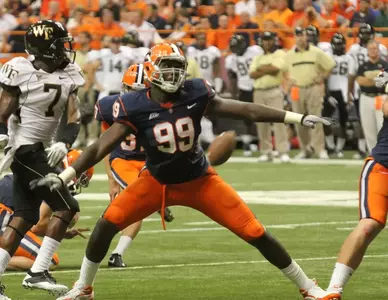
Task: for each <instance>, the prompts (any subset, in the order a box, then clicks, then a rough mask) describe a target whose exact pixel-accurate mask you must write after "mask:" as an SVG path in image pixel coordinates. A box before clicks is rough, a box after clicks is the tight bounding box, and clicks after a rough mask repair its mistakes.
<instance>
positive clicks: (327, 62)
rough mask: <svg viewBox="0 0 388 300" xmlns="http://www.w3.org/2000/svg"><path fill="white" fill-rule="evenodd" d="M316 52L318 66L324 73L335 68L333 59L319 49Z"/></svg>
mask: <svg viewBox="0 0 388 300" xmlns="http://www.w3.org/2000/svg"><path fill="white" fill-rule="evenodd" d="M318 51H319V54H318V62H319V66H320V67H321V68H322V69H323V70H325V71H330V70H331V69H333V68H334V67H335V61H334V59H333V58H332V57H331V56H330V55H328V54H327V53H325V52H324V51H322V50H320V49H319V50H318Z"/></svg>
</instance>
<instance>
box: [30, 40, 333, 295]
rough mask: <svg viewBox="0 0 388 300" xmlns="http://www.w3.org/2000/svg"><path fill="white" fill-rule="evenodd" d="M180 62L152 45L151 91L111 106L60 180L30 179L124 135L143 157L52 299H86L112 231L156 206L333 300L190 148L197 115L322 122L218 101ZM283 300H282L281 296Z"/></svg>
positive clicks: (95, 156)
mask: <svg viewBox="0 0 388 300" xmlns="http://www.w3.org/2000/svg"><path fill="white" fill-rule="evenodd" d="M186 67H187V62H186V58H185V57H184V55H183V53H182V51H181V50H179V49H178V47H177V46H176V45H175V44H171V43H163V44H159V45H156V46H154V47H153V48H152V49H151V51H150V54H149V61H147V62H145V63H144V69H145V74H146V75H147V80H148V81H149V82H150V84H151V87H150V88H148V89H144V90H141V91H138V92H134V93H130V94H124V95H122V96H121V97H119V99H118V100H117V101H116V102H115V104H114V105H113V117H114V121H115V122H114V124H113V125H112V126H111V127H110V128H109V129H108V130H107V131H106V132H105V134H104V135H102V136H101V137H100V138H99V140H98V141H97V142H96V143H94V144H93V145H91V146H90V147H88V148H87V149H86V150H85V151H84V153H83V155H81V157H80V159H79V160H78V161H77V162H76V163H75V164H74V165H73V167H72V169H70V170H69V169H67V170H65V171H64V172H62V173H61V174H60V175H56V174H50V175H46V176H45V177H44V178H42V179H38V180H35V181H32V182H31V188H35V187H36V186H47V187H50V188H51V189H57V188H60V187H61V186H63V185H64V184H66V183H67V182H69V181H70V180H71V178H73V177H74V176H75V175H76V174H78V173H80V172H82V171H83V170H85V169H87V167H89V166H92V165H94V164H96V163H97V162H98V161H100V160H102V159H103V158H104V157H105V155H107V154H108V153H110V152H111V151H112V150H113V149H114V148H115V147H116V146H117V145H119V144H120V143H121V142H122V141H123V140H124V139H125V138H126V137H127V136H128V135H130V134H136V139H137V140H138V141H139V142H140V143H141V145H142V146H143V147H144V150H145V152H146V156H147V161H146V166H145V168H144V169H143V170H142V171H141V172H140V174H139V176H138V178H136V180H135V181H134V182H132V184H131V185H129V186H128V187H127V188H126V189H125V190H124V191H123V192H121V193H120V194H119V195H118V196H117V197H116V198H115V199H114V200H113V201H112V202H111V203H110V205H109V207H108V208H107V209H106V211H105V212H104V215H103V216H102V218H101V219H100V220H99V221H98V222H97V225H96V227H95V228H94V231H93V233H92V235H91V237H90V239H89V244H88V247H87V249H86V255H85V257H84V259H83V263H82V267H81V272H80V278H79V279H78V281H77V282H76V284H75V285H74V287H73V289H72V290H71V291H69V292H68V293H67V294H66V295H65V296H63V297H60V298H58V300H75V299H78V300H81V299H82V300H92V299H94V291H93V286H92V284H93V282H94V279H95V276H96V274H97V271H98V268H99V265H100V262H101V261H102V259H103V258H104V257H105V255H106V253H107V251H108V249H109V245H110V243H111V241H112V239H113V237H114V236H115V235H116V233H117V232H119V231H120V230H122V229H124V228H126V227H127V226H128V225H130V224H133V223H135V222H137V221H139V220H142V219H144V218H146V217H147V216H149V215H151V214H152V213H154V212H155V211H157V210H158V209H160V208H162V213H163V208H164V207H166V206H172V205H183V206H188V207H191V208H193V209H196V210H198V211H200V212H202V213H204V214H205V215H207V216H208V217H209V218H211V219H212V220H214V221H216V222H217V223H219V224H220V225H222V226H224V227H226V228H227V229H229V230H230V231H231V232H233V233H234V234H236V235H237V236H238V237H239V238H241V239H242V240H244V241H245V242H247V243H249V244H250V245H252V246H253V247H255V248H256V249H258V250H259V251H260V252H261V253H262V254H263V255H264V257H265V258H266V259H267V260H268V261H269V262H270V263H271V264H272V265H274V266H275V267H277V268H278V269H279V270H281V272H282V273H283V274H284V275H285V276H286V277H287V278H289V279H290V280H291V281H292V282H294V283H295V284H296V285H297V286H298V287H299V288H300V292H301V294H302V296H303V298H304V299H305V300H334V299H336V298H337V297H338V294H331V295H328V296H326V295H325V296H322V295H323V294H324V293H325V292H324V291H323V290H322V289H321V288H320V287H318V286H317V285H316V283H315V282H314V281H313V280H311V279H309V278H308V277H307V276H306V274H305V273H304V272H303V270H302V269H301V268H300V267H299V265H298V264H297V263H296V262H295V261H294V260H292V259H291V257H290V256H289V254H288V253H287V251H286V250H285V249H284V248H283V246H282V245H281V244H280V243H279V242H278V241H277V240H276V239H275V238H274V237H273V236H272V235H271V234H270V233H269V232H268V231H267V230H266V229H265V227H264V226H263V225H262V224H261V223H260V221H259V220H258V219H257V218H256V217H255V215H254V214H253V213H252V211H251V210H250V209H249V207H248V206H247V205H246V204H245V202H244V201H243V200H242V199H241V198H240V196H239V195H238V194H237V192H236V191H235V190H234V189H233V188H232V187H231V186H230V185H228V184H227V183H226V182H224V181H223V180H222V179H221V177H220V176H218V174H217V173H216V172H215V170H214V169H213V168H212V167H211V166H210V165H209V162H208V160H207V159H206V156H205V155H204V152H203V150H202V149H201V148H200V146H199V145H198V136H199V134H200V132H201V126H200V121H201V118H202V116H203V115H204V114H214V115H217V116H223V117H229V118H235V119H242V120H247V121H248V120H249V121H252V122H278V123H281V122H284V123H292V124H302V125H304V126H307V127H314V126H315V125H316V124H318V123H322V124H324V125H330V124H331V123H330V122H329V121H328V120H325V119H322V118H320V117H317V116H313V115H305V116H304V115H300V114H297V113H292V112H288V111H283V110H278V109H274V108H271V107H267V106H264V105H258V104H253V103H243V102H240V101H235V100H226V99H223V98H220V97H219V96H217V95H216V94H215V92H214V90H213V89H212V88H211V87H210V86H209V85H208V84H207V83H206V82H205V81H203V80H202V79H197V78H195V79H192V80H185V77H186ZM285 298H289V297H287V296H286V297H285Z"/></svg>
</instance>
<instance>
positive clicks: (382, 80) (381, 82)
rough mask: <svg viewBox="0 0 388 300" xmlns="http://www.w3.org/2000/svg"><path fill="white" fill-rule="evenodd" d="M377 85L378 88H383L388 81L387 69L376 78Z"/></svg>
mask: <svg viewBox="0 0 388 300" xmlns="http://www.w3.org/2000/svg"><path fill="white" fill-rule="evenodd" d="M374 81H375V85H376V86H377V87H378V88H382V87H383V86H385V85H386V84H387V83H388V72H387V70H386V71H381V72H380V73H379V75H377V77H375V78H374Z"/></svg>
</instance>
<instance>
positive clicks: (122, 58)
mask: <svg viewBox="0 0 388 300" xmlns="http://www.w3.org/2000/svg"><path fill="white" fill-rule="evenodd" d="M99 60H100V63H101V65H100V68H99V69H98V71H100V72H102V73H103V80H102V81H101V82H99V83H100V84H101V85H102V86H103V88H104V92H105V93H106V94H109V93H120V91H121V79H122V77H123V74H124V72H125V70H126V69H127V68H128V67H129V66H130V65H131V63H132V61H133V57H132V56H130V55H129V53H128V52H121V51H120V52H118V53H112V51H111V50H110V49H103V50H101V51H100V57H99Z"/></svg>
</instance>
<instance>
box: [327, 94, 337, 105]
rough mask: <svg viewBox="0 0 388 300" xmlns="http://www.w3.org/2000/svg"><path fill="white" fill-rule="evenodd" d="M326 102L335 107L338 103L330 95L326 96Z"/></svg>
mask: <svg viewBox="0 0 388 300" xmlns="http://www.w3.org/2000/svg"><path fill="white" fill-rule="evenodd" d="M327 102H329V104H330V105H331V106H333V107H337V105H338V101H337V99H335V98H334V97H332V96H330V97H328V98H327Z"/></svg>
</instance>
